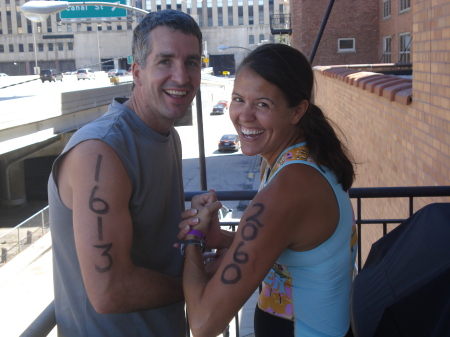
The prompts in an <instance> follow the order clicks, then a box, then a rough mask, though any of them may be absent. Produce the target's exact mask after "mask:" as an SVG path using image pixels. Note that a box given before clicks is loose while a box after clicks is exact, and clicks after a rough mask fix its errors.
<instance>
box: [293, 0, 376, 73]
mask: <svg viewBox="0 0 450 337" xmlns="http://www.w3.org/2000/svg"><path fill="white" fill-rule="evenodd" d="M329 2H330V1H329V0H314V1H311V0H295V1H292V2H291V13H292V30H293V33H292V36H291V45H292V46H293V47H295V48H297V49H299V50H300V51H301V52H303V53H304V54H305V55H306V57H309V55H310V53H311V51H312V49H313V46H314V43H315V40H316V37H317V33H318V31H319V28H320V25H321V24H322V20H323V17H324V15H325V13H326V10H327V7H328V4H329ZM379 12H380V11H379V0H358V1H354V0H340V1H336V2H335V3H334V6H333V9H332V11H331V15H330V17H329V21H328V23H327V25H326V28H325V31H324V34H323V36H322V39H321V42H320V45H319V48H318V50H317V53H316V56H315V58H314V62H313V65H331V64H353V63H376V62H378V61H379V59H378V50H379V49H381V48H379V43H380V41H379V39H378V27H379ZM338 38H355V39H356V40H355V47H356V52H354V53H338Z"/></svg>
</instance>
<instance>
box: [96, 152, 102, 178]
mask: <svg viewBox="0 0 450 337" xmlns="http://www.w3.org/2000/svg"><path fill="white" fill-rule="evenodd" d="M102 158H103V156H102V155H101V154H99V155H98V157H97V164H96V165H95V181H97V182H98V180H99V177H100V166H101V165H102Z"/></svg>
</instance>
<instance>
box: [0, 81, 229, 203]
mask: <svg viewBox="0 0 450 337" xmlns="http://www.w3.org/2000/svg"><path fill="white" fill-rule="evenodd" d="M16 81H17V79H16ZM231 83H232V82H231V81H230V80H229V79H223V78H217V77H214V76H210V75H207V74H204V75H202V85H201V90H202V106H203V110H204V113H209V111H210V109H211V107H212V105H213V103H214V102H215V101H217V100H219V99H223V97H224V96H225V97H229V96H230V90H231V88H230V87H231ZM0 84H1V83H0ZM55 85H56V84H55ZM0 87H1V85H0ZM49 88H50V87H49ZM131 88H132V83H131V82H127V83H120V84H119V85H110V84H109V83H108V85H106V86H103V87H99V88H90V89H86V90H76V91H68V92H61V93H55V92H52V91H51V90H49V91H47V92H44V93H40V94H38V95H33V93H30V92H28V93H27V92H23V93H22V94H21V95H20V96H16V97H14V98H13V99H8V98H5V97H3V99H1V98H0V192H1V193H0V196H1V198H0V207H3V208H15V207H18V206H20V205H23V204H25V203H26V202H27V199H28V198H29V197H30V195H32V198H36V195H37V197H38V198H39V193H41V194H42V193H43V192H42V191H43V190H45V188H46V183H47V179H48V175H49V173H50V167H51V164H52V162H53V160H54V158H55V157H56V156H57V155H58V154H59V153H60V152H61V151H62V149H63V148H64V146H65V145H66V143H67V141H68V140H69V139H70V137H71V135H72V134H73V132H74V131H75V130H77V129H78V128H80V127H81V126H83V125H85V124H87V123H88V122H90V121H92V120H94V119H96V118H98V117H100V116H102V115H103V114H104V113H105V112H106V110H107V107H108V105H109V104H110V103H111V100H112V99H113V98H114V97H129V96H130V94H131ZM1 94H2V91H1V89H0V96H1ZM195 101H196V100H194V103H193V106H192V109H190V111H189V112H188V114H187V115H186V116H185V117H184V118H183V119H182V120H180V121H177V124H178V125H192V124H193V123H196V116H195V111H196V106H195ZM192 111H194V113H192Z"/></svg>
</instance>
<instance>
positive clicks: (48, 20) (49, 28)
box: [47, 15, 52, 33]
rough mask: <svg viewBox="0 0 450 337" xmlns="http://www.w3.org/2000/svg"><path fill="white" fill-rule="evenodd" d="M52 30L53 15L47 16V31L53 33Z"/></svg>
mask: <svg viewBox="0 0 450 337" xmlns="http://www.w3.org/2000/svg"><path fill="white" fill-rule="evenodd" d="M51 32H52V20H51V16H50V15H49V16H48V18H47V33H51Z"/></svg>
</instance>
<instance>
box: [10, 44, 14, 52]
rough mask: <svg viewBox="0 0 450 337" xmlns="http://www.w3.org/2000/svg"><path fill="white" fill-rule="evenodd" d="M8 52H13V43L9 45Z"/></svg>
mask: <svg viewBox="0 0 450 337" xmlns="http://www.w3.org/2000/svg"><path fill="white" fill-rule="evenodd" d="M9 52H10V53H14V45H13V44H10V45H9Z"/></svg>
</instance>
